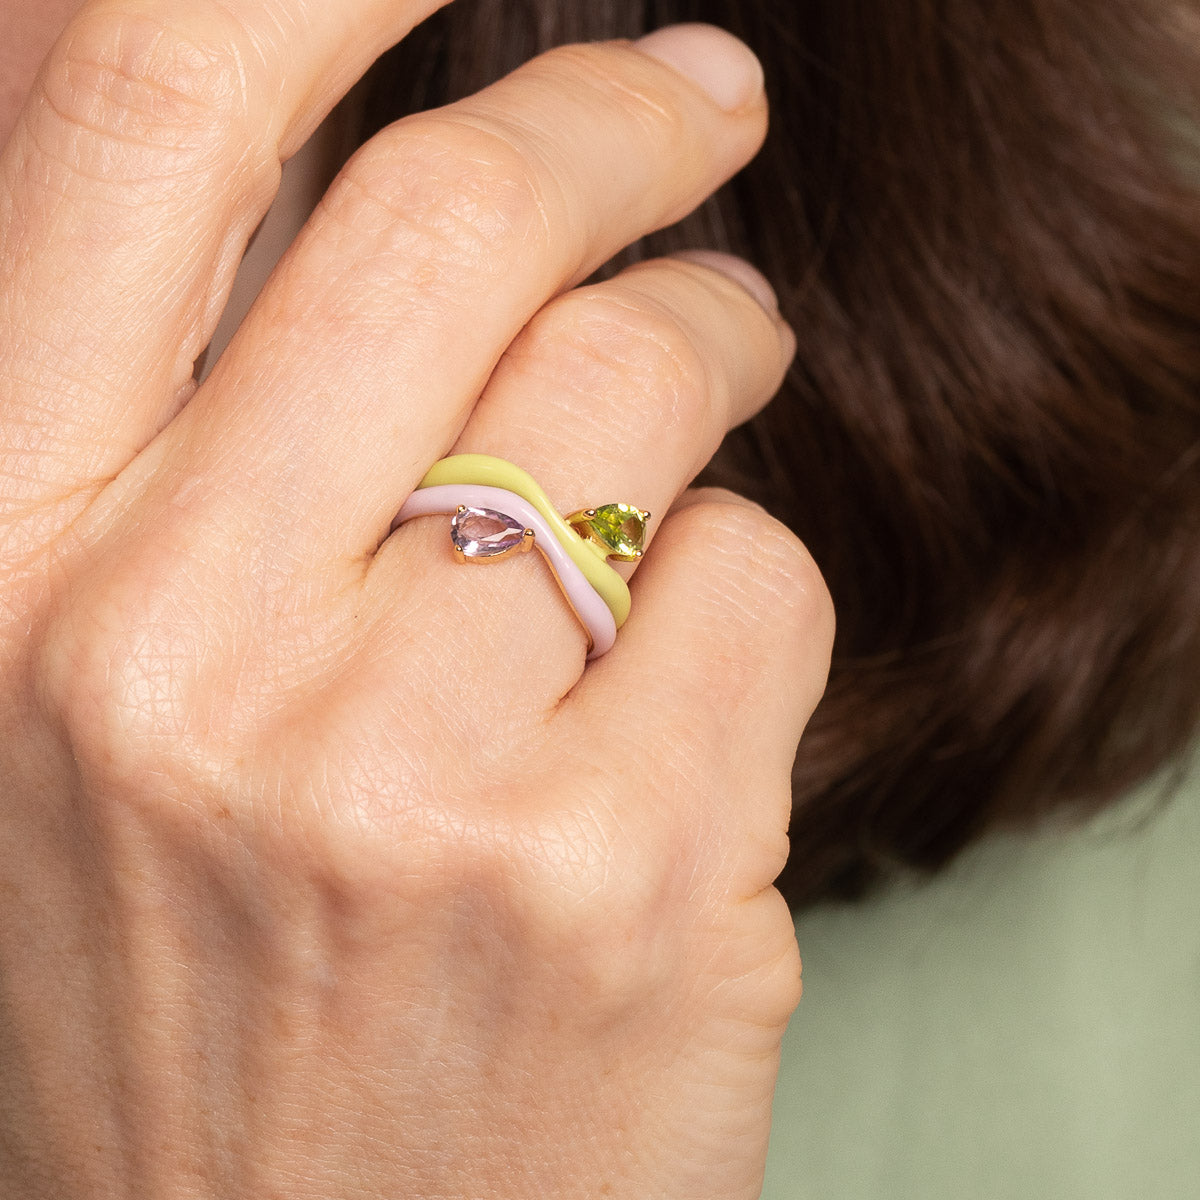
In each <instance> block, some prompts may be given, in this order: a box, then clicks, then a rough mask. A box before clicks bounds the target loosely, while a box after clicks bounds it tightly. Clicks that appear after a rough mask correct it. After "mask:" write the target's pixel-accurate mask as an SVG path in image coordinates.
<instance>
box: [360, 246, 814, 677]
mask: <svg viewBox="0 0 1200 1200" xmlns="http://www.w3.org/2000/svg"><path fill="white" fill-rule="evenodd" d="M714 268H715V269H714ZM747 284H749V288H753V289H754V292H753V293H752V291H751V290H749V288H748V287H747V286H746V285H747ZM793 346H794V340H793V337H792V334H791V331H790V330H789V329H788V328H787V326H786V325H785V324H784V323H783V322H782V320H781V319H780V318H779V316H778V314H777V312H776V311H775V308H774V298H773V296H772V294H771V291H770V288H769V286H768V285H767V284H766V282H765V280H763V279H762V277H761V276H759V275H758V274H757V272H755V271H754V270H753V269H752V268H750V267H749V265H748V264H745V263H743V262H741V261H740V260H738V259H734V258H731V257H729V256H726V255H712V254H710V255H707V256H705V255H693V256H689V257H680V258H669V259H661V260H657V261H654V262H649V263H643V264H640V265H638V266H636V267H633V268H630V269H629V270H626V271H624V272H622V273H621V274H620V275H619V276H617V277H616V278H615V279H612V280H610V281H608V282H605V283H601V284H597V285H594V286H591V287H584V288H578V289H576V290H575V291H573V292H570V293H568V294H566V295H565V296H562V297H560V298H559V299H557V300H555V301H553V302H552V303H550V304H548V305H547V306H546V307H545V308H543V309H542V310H541V312H539V313H538V315H537V316H536V317H535V318H534V319H533V321H531V322H530V324H529V325H528V326H527V327H526V329H525V330H524V331H523V332H522V334H521V335H520V337H518V338H517V340H516V341H515V342H514V343H513V345H512V346H511V347H510V348H509V350H508V352H507V353H506V354H505V356H504V358H503V360H502V361H501V363H500V365H499V366H498V368H497V370H496V371H495V373H494V374H493V376H492V379H491V381H490V383H489V384H488V387H487V389H486V390H485V391H484V393H483V396H482V397H481V398H480V401H479V403H478V404H477V405H476V407H475V409H474V411H473V412H472V414H471V417H470V420H469V421H468V423H467V426H466V428H465V429H464V431H463V434H462V436H461V437H460V439H459V440H458V443H457V444H456V445H455V447H454V451H455V453H482V454H488V455H494V456H497V457H499V458H503V459H507V460H509V461H513V462H516V463H517V464H518V465H520V466H521V467H522V468H523V469H524V470H526V471H528V472H530V473H531V474H532V475H533V477H534V478H535V479H536V480H537V482H538V483H539V484H540V485H541V486H542V487H543V488H544V489H545V490H546V491H547V493H548V494H549V496H550V497H551V499H552V501H553V502H554V503H555V504H556V506H557V507H558V508H559V509H560V511H561V512H563V513H570V512H575V511H579V510H582V509H588V508H590V507H595V506H596V505H600V504H606V503H613V502H625V503H629V504H633V505H635V506H636V507H638V508H641V509H648V510H649V511H650V513H651V520H650V522H649V526H648V533H649V538H650V540H652V539H653V531H654V529H655V527H656V520H655V515H656V514H657V515H659V516H661V514H663V513H665V512H666V510H667V509H668V508H669V506H670V505H671V504H672V502H673V501H674V500H675V498H676V497H677V496H678V494H679V493H680V492H681V491H682V490H683V488H684V487H685V486H686V484H687V483H688V482H689V481H690V480H691V479H692V478H693V477H694V476H695V475H696V474H697V473H698V472H699V471H700V469H701V468H702V467H703V466H704V464H705V463H706V462H707V461H708V460H709V458H710V457H711V456H712V454H713V452H714V451H715V450H716V448H717V446H718V445H719V444H720V441H721V439H722V438H723V437H724V435H725V433H726V431H727V430H728V429H729V428H731V427H732V426H734V425H737V424H740V423H741V422H742V421H744V420H746V419H747V418H749V417H750V416H752V415H753V414H754V413H755V412H757V411H758V410H759V409H760V408H761V407H762V406H763V405H764V404H765V403H766V401H767V400H768V399H769V398H770V397H771V396H772V395H773V394H774V392H775V391H776V389H777V388H778V387H779V384H780V382H781V380H782V377H783V372H784V370H785V369H786V366H787V363H788V361H789V360H790V358H791V353H792V349H793ZM464 502H465V503H470V502H471V501H470V500H467V501H464ZM443 511H445V510H444V509H443ZM422 524H423V525H424V526H425V528H423V529H420V530H418V529H417V528H415V527H413V526H406V527H405V528H403V529H401V530H399V531H398V532H397V534H396V535H394V536H393V539H392V541H391V542H390V543H389V545H388V547H387V548H386V550H385V552H383V553H381V554H380V555H379V556H378V557H377V559H376V562H375V564H374V566H373V568H372V573H373V575H375V576H377V577H378V578H376V579H375V580H374V581H373V585H374V586H375V587H376V588H377V591H378V596H379V601H380V608H381V611H382V612H383V613H385V614H390V615H391V617H392V619H398V617H399V613H400V611H401V609H398V607H397V605H396V603H395V600H394V597H395V595H396V592H397V589H398V588H399V587H400V581H401V577H402V576H403V575H404V573H405V572H406V571H408V570H410V569H411V567H410V563H411V560H412V558H413V556H414V555H415V556H421V557H426V558H428V559H430V560H431V566H432V564H433V563H440V564H441V566H440V569H437V570H432V569H431V570H427V571H426V572H425V573H424V575H423V576H422V585H423V586H422V588H421V589H420V591H421V592H422V593H424V594H419V595H417V594H414V595H413V597H412V600H411V601H410V604H411V607H412V611H405V612H404V617H403V619H404V621H405V622H406V625H407V627H408V628H409V629H410V630H411V631H412V632H413V636H414V638H423V640H424V642H425V644H426V645H427V646H429V647H431V648H432V647H436V651H435V652H436V653H437V654H438V656H439V657H440V658H441V659H442V660H443V662H444V661H445V657H446V655H447V653H448V651H447V648H446V647H445V645H444V639H443V638H442V637H440V636H439V631H440V630H441V629H444V628H445V627H446V625H447V623H448V621H447V618H448V617H449V618H451V620H450V622H449V623H453V622H454V621H462V620H463V619H464V616H465V614H468V613H469V614H473V617H472V619H471V624H472V627H473V629H474V630H475V632H476V636H475V638H473V639H470V640H468V641H466V642H465V643H463V644H462V645H461V646H460V647H459V648H457V649H456V650H454V651H450V652H449V653H452V654H457V655H463V656H467V657H466V660H465V661H463V662H461V663H458V664H457V666H456V668H455V671H454V673H455V674H456V675H457V676H459V677H461V678H463V679H472V678H478V676H479V674H480V673H481V672H483V671H485V670H490V671H492V672H495V673H498V674H499V675H501V676H502V677H510V676H512V675H513V674H514V673H516V674H519V675H521V676H523V677H524V682H525V685H526V686H527V687H529V688H530V689H531V690H534V691H542V692H543V693H544V694H546V695H547V696H550V697H554V698H557V696H560V695H562V693H563V692H564V691H565V690H566V689H567V688H568V687H569V686H570V685H571V683H573V682H574V679H575V678H577V677H578V672H579V667H580V663H581V659H582V652H583V650H584V649H585V648H586V634H585V632H584V629H583V627H582V626H581V624H580V623H579V622H577V621H576V620H574V618H573V615H572V612H571V608H570V606H568V605H566V604H564V603H563V598H562V596H561V595H559V594H558V588H557V587H556V586H555V582H554V579H553V577H552V576H551V573H550V571H549V570H539V569H537V568H536V567H530V566H526V565H525V564H524V563H513V564H511V565H510V566H508V567H507V569H499V568H497V569H496V570H486V571H481V570H460V569H459V567H458V563H457V562H456V561H455V556H454V555H453V554H452V553H451V552H450V547H449V539H448V537H447V525H448V522H447V520H446V519H445V518H444V517H443V518H438V519H433V520H429V521H426V522H422ZM649 553H651V554H652V553H653V551H652V550H651V551H650V552H649ZM560 578H561V575H560ZM412 590H413V591H414V592H416V591H417V590H418V589H412ZM531 641H532V643H533V644H531ZM476 654H478V655H479V656H480V661H474V658H473V657H471V656H472V655H476Z"/></svg>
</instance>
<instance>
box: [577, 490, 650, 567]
mask: <svg viewBox="0 0 1200 1200" xmlns="http://www.w3.org/2000/svg"><path fill="white" fill-rule="evenodd" d="M579 524H580V525H582V526H583V527H584V528H585V529H586V531H587V533H588V535H589V536H591V537H592V538H593V539H594V540H595V541H597V542H599V543H600V544H601V545H602V546H604V547H605V548H606V549H607V550H608V552H609V553H610V554H611V555H612V556H613V557H614V558H620V559H624V560H625V561H627V562H632V561H634V560H635V559H638V558H641V556H642V548H643V546H644V545H645V541H646V519H645V517H644V516H643V515H642V511H641V509H639V508H634V506H633V505H632V504H602V505H601V506H600V507H599V508H597V509H596V515H595V516H582V517H580V518H579Z"/></svg>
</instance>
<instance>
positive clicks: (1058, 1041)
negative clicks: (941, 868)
mask: <svg viewBox="0 0 1200 1200" xmlns="http://www.w3.org/2000/svg"><path fill="white" fill-rule="evenodd" d="M1161 795H1162V789H1161V788H1159V789H1158V790H1152V789H1146V790H1144V791H1142V792H1141V793H1139V794H1138V795H1136V796H1134V797H1131V798H1130V800H1128V801H1127V802H1125V803H1124V804H1122V805H1121V806H1119V807H1118V808H1117V809H1114V810H1112V811H1110V812H1108V813H1106V814H1104V815H1103V816H1102V817H1101V818H1100V819H1098V820H1097V821H1094V822H1093V823H1092V824H1091V825H1090V826H1089V827H1088V828H1086V829H1084V830H1082V831H1075V832H1073V833H1069V834H1055V835H1041V836H1038V837H1034V838H1028V839H1021V838H1016V837H1008V836H1005V837H996V838H993V839H991V840H990V841H988V842H986V843H985V844H983V845H981V846H979V847H977V848H975V849H974V850H973V851H971V852H969V853H968V854H967V855H966V856H965V857H964V858H963V859H962V860H961V861H960V862H959V863H957V864H956V865H954V866H953V867H952V868H951V869H950V870H949V871H948V872H947V873H946V874H945V875H943V876H941V877H939V878H938V879H937V880H935V881H934V882H933V883H932V884H929V885H927V886H925V887H923V888H921V887H910V886H904V887H896V888H894V889H892V890H891V891H889V892H887V893H886V894H884V895H882V896H880V897H879V898H877V899H874V900H871V901H869V902H867V903H866V904H864V905H862V906H858V907H838V908H832V907H831V908H822V909H818V910H815V911H812V912H809V913H805V914H802V915H801V916H800V918H799V919H798V920H797V923H796V931H797V935H798V937H799V940H800V951H801V954H802V956H803V958H804V985H805V986H804V999H803V1000H802V1001H801V1004H800V1008H799V1010H798V1012H797V1014H796V1016H795V1017H794V1018H793V1020H792V1023H791V1026H790V1028H789V1030H788V1035H787V1039H786V1042H785V1045H784V1059H783V1069H782V1072H781V1076H780V1082H779V1088H778V1091H777V1095H776V1106H775V1119H774V1124H773V1127H772V1130H773V1131H772V1141H771V1154H770V1160H769V1164H768V1169H767V1183H766V1186H765V1189H764V1191H763V1196H764V1198H765V1200H942V1198H943V1197H944V1198H945V1200H951V1198H952V1200H1002V1198H1003V1200H1200V771H1193V773H1192V775H1191V778H1190V779H1189V780H1188V782H1187V783H1185V784H1184V786H1183V787H1182V788H1181V789H1180V790H1179V791H1177V792H1175V793H1174V794H1173V796H1172V797H1171V798H1170V799H1169V801H1168V802H1167V803H1166V804H1165V805H1164V804H1162V803H1160V801H1161Z"/></svg>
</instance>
